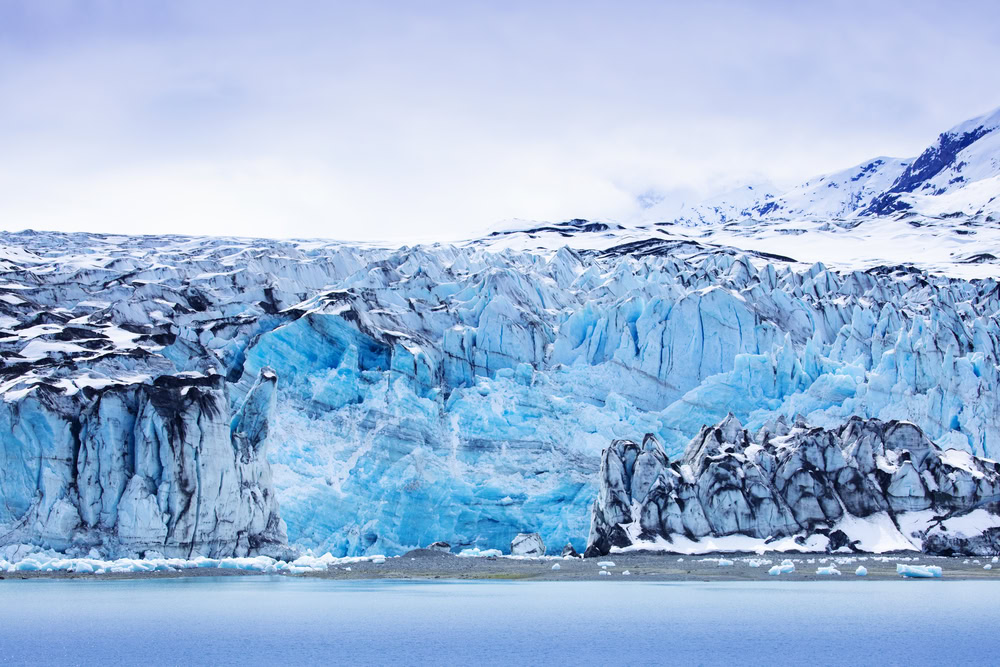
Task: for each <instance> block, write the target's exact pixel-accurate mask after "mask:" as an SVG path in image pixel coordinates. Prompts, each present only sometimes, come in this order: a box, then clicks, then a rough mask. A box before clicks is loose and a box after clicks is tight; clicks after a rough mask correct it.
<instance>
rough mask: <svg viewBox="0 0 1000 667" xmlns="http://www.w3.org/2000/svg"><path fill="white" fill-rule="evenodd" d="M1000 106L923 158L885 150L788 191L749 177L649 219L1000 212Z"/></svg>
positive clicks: (650, 213) (655, 209)
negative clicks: (885, 153) (748, 182)
mask: <svg viewBox="0 0 1000 667" xmlns="http://www.w3.org/2000/svg"><path fill="white" fill-rule="evenodd" d="M998 129H1000V109H997V110H995V111H993V112H991V113H988V114H984V115H982V116H979V117H976V118H973V119H971V120H968V121H966V122H964V123H961V124H959V125H956V126H955V127H953V128H951V129H950V130H948V131H947V132H944V133H942V134H941V135H940V136H939V137H938V138H937V140H936V141H935V142H934V143H933V144H932V145H931V146H929V147H928V148H927V149H926V150H925V151H923V152H922V153H921V154H920V155H919V156H918V157H916V158H906V159H898V158H891V157H877V158H873V159H870V160H866V161H865V162H862V163H861V164H859V165H856V166H854V167H851V168H849V169H845V170H843V171H840V172H836V173H832V174H825V175H823V176H818V177H816V178H812V179H810V180H808V181H806V182H804V183H802V184H800V185H797V186H795V187H793V188H791V189H790V190H787V191H784V192H781V191H778V190H777V189H775V188H774V187H773V186H769V185H749V186H745V187H741V188H738V189H736V190H732V191H728V192H725V193H722V194H720V195H717V196H714V197H712V198H711V199H709V200H706V201H704V202H699V203H697V204H693V205H679V206H678V205H674V204H673V203H667V202H665V203H663V204H659V205H656V206H652V207H649V208H648V209H646V210H644V211H643V212H642V214H641V220H643V221H644V222H647V223H648V222H672V223H683V224H711V225H717V224H725V223H731V222H734V221H740V220H748V219H757V220H780V219H810V220H835V219H858V218H871V217H879V216H888V215H892V214H898V213H901V212H905V213H906V214H908V215H913V214H916V215H922V216H927V217H932V218H940V217H948V216H954V217H970V218H975V219H980V220H981V219H985V218H989V217H997V216H998V213H1000V132H998V131H997V130H998Z"/></svg>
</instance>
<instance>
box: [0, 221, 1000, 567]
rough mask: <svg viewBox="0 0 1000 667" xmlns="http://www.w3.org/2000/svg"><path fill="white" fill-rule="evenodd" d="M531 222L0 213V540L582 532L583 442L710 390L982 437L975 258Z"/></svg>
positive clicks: (695, 413)
mask: <svg viewBox="0 0 1000 667" xmlns="http://www.w3.org/2000/svg"><path fill="white" fill-rule="evenodd" d="M597 227H598V226H595V228H597ZM553 229H555V230H556V231H555V232H546V233H549V234H554V235H555V236H557V237H559V238H560V239H562V240H565V241H566V243H568V244H571V245H576V246H577V247H578V249H572V248H570V247H557V248H551V247H541V248H537V247H535V246H533V245H532V242H533V241H532V239H533V238H534V236H536V234H535V233H534V232H532V233H525V234H522V235H521V237H519V238H520V239H521V240H520V241H519V243H522V246H523V247H521V248H520V249H515V248H510V247H503V245H504V244H509V243H511V241H510V238H509V237H508V236H497V237H492V238H487V239H483V240H479V241H475V242H470V243H467V244H464V245H455V246H452V245H433V246H416V247H406V248H379V247H375V246H365V245H353V246H352V245H346V244H340V243H334V242H320V241H263V240H253V239H231V238H230V239H226V238H222V239H196V238H184V237H171V236H162V237H141V238H139V237H136V238H127V237H115V236H103V235H63V234H55V233H31V232H25V233H19V234H11V233H3V234H0V244H2V257H0V269H2V273H3V276H2V281H0V331H2V337H0V356H2V359H3V366H2V368H0V394H2V397H3V402H2V405H0V421H2V422H3V424H2V429H0V460H2V462H3V465H2V467H0V475H2V478H0V543H12V542H16V541H24V542H30V543H37V544H42V545H45V546H60V547H66V548H71V547H73V546H74V545H76V546H78V547H79V548H81V549H85V550H86V549H89V548H92V547H93V548H98V549H103V550H104V551H105V552H107V553H108V554H114V553H119V552H120V553H124V554H125V555H127V554H129V553H131V552H133V551H137V550H139V549H154V548H156V549H157V550H159V551H160V552H161V553H167V551H171V550H176V551H179V552H184V553H183V555H185V556H187V555H188V553H191V554H195V553H202V554H203V555H220V554H223V553H224V554H227V555H228V554H242V553H244V552H254V551H255V550H257V551H260V550H261V549H264V550H266V549H268V548H270V547H269V545H276V544H280V543H281V542H282V541H283V539H284V533H283V529H284V524H287V538H288V542H289V543H291V544H294V545H297V546H299V547H302V548H312V549H318V550H321V551H325V550H329V551H331V552H332V553H334V554H337V555H356V554H372V553H388V554H392V553H400V552H402V551H404V550H406V549H408V548H411V547H416V546H420V545H426V544H429V543H431V542H433V541H436V540H441V539H445V540H447V541H448V542H449V543H450V544H452V545H453V546H455V547H457V548H458V549H459V550H461V549H464V548H480V549H488V548H500V549H506V548H507V547H508V545H509V544H510V540H511V539H512V538H513V537H514V536H515V535H516V534H517V533H520V532H537V533H539V534H540V535H541V537H542V539H543V540H544V541H545V542H546V543H548V544H566V543H567V542H573V543H576V544H582V543H583V542H584V541H585V540H586V537H587V534H588V526H589V508H590V505H591V502H592V500H593V498H594V497H595V495H596V494H597V492H598V483H597V477H596V475H595V471H596V470H597V469H598V466H599V461H600V456H601V451H602V449H603V448H604V447H605V446H606V443H608V442H610V441H611V440H614V439H620V438H626V437H629V436H631V435H632V434H635V433H653V434H655V436H656V438H657V439H658V440H659V441H660V442H661V443H662V444H663V446H664V452H665V454H666V455H671V456H674V455H676V454H678V453H680V452H681V451H682V450H683V448H684V446H685V445H686V444H687V442H688V441H689V440H690V439H691V437H692V436H694V435H695V434H697V433H698V432H699V430H700V429H701V427H702V426H703V425H704V424H714V423H717V422H718V421H719V420H721V419H722V418H724V417H725V415H726V414H727V413H729V412H732V413H734V414H735V415H736V417H737V418H738V419H739V420H741V421H742V422H743V423H744V424H746V425H747V427H748V428H750V429H752V430H754V431H756V430H757V429H759V428H760V427H762V426H763V425H764V424H766V423H770V422H772V421H773V420H775V419H776V418H777V417H779V416H781V417H784V418H785V419H786V420H788V421H789V422H791V421H792V420H793V419H794V418H795V416H796V415H802V416H804V418H805V419H806V420H807V421H808V422H809V423H811V424H815V425H816V426H821V427H825V428H835V427H839V426H841V425H842V424H843V423H844V422H845V421H846V420H847V419H849V418H850V417H852V416H859V417H864V418H877V419H880V420H883V421H890V420H894V419H895V420H906V421H910V422H913V423H915V424H916V425H917V426H919V427H920V428H921V429H922V430H923V432H924V433H926V435H927V436H928V437H929V438H931V439H933V440H934V441H935V442H937V443H938V444H940V445H941V446H943V447H951V448H955V449H957V450H962V451H965V452H969V453H972V454H975V455H977V456H990V455H993V456H996V455H997V454H998V453H1000V435H998V434H1000V399H998V392H996V387H997V385H998V361H997V360H998V358H1000V320H998V312H1000V284H998V282H997V281H996V280H995V279H992V278H990V279H983V280H963V279H957V278H949V277H946V276H941V275H932V274H929V273H927V272H924V271H922V270H920V269H917V268H914V267H912V266H905V265H891V266H874V267H865V268H856V269H853V268H842V269H840V270H834V269H832V268H828V267H826V266H824V265H822V264H815V265H808V266H806V265H802V264H798V263H795V262H792V261H790V260H786V259H784V258H780V257H768V256H766V255H763V254H760V253H752V252H741V251H738V250H735V249H733V248H729V247H720V246H716V245H710V244H707V243H706V244H699V243H696V242H694V241H690V240H684V241H678V240H671V239H668V238H656V237H653V238H642V239H640V240H636V241H634V242H630V243H618V244H614V243H603V241H602V243H603V245H601V244H597V243H596V242H594V243H591V235H594V234H597V235H600V232H591V231H588V230H589V229H590V227H588V226H585V225H582V224H581V223H578V222H573V223H565V224H564V225H561V226H557V227H554V228H553ZM600 238H601V239H604V238H605V237H604V236H600ZM588 245H598V246H599V247H595V248H593V249H586V247H587V246H588ZM580 248H583V249H580ZM267 386H273V390H271V391H265V390H264V388H265V387H267ZM161 395H168V396H169V397H170V398H169V401H166V402H165V403H161V402H160V401H161V399H160V398H159V397H160V396H161ZM164 400H165V399H164ZM192 438H193V439H194V440H192ZM265 441H266V443H267V446H266V448H263V447H262V446H261V443H263V442H265ZM157 452H158V454H157ZM261 452H266V455H265V457H264V458H263V459H262V458H261V457H260V453H261ZM265 463H266V464H267V465H265ZM279 507H280V518H279V510H278V508H279ZM282 521H283V522H284V524H283V523H282ZM160 547H162V548H160Z"/></svg>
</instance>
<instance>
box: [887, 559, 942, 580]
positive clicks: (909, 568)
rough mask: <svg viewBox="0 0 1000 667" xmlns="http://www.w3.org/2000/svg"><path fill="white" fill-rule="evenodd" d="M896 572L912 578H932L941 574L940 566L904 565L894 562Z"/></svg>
mask: <svg viewBox="0 0 1000 667" xmlns="http://www.w3.org/2000/svg"><path fill="white" fill-rule="evenodd" d="M896 574H899V575H902V576H904V577H912V578H914V579H933V578H935V577H940V576H941V568H940V567H938V566H937V565H904V564H903V563H896Z"/></svg>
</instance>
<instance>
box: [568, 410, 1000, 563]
mask: <svg viewBox="0 0 1000 667" xmlns="http://www.w3.org/2000/svg"><path fill="white" fill-rule="evenodd" d="M600 479H601V486H600V491H599V494H598V497H597V499H596V500H595V501H594V505H593V509H592V513H591V528H590V538H589V541H588V546H587V555H605V554H607V553H609V552H610V551H611V550H612V549H615V548H650V549H662V550H668V551H670V550H680V551H682V552H688V551H694V550H698V548H699V546H700V547H701V548H704V549H706V550H713V549H732V550H753V549H785V550H788V549H801V550H809V551H815V550H821V549H827V550H831V551H834V550H855V551H876V552H878V551H891V550H898V549H920V550H922V551H924V552H927V553H932V554H940V555H951V554H967V555H993V554H995V553H997V552H998V551H1000V464H998V463H997V462H995V461H990V460H987V459H981V458H977V457H974V456H972V455H971V454H969V453H968V452H967V451H963V450H955V449H948V450H943V449H941V448H940V447H938V446H937V445H935V444H934V443H933V442H931V441H930V440H929V439H927V437H926V436H925V435H924V433H923V432H922V431H921V430H920V429H919V428H917V427H916V426H914V425H913V424H909V423H906V422H897V421H891V422H888V423H883V422H881V421H879V420H876V419H868V420H865V419H861V418H858V417H853V418H851V419H850V420H849V421H848V422H847V423H846V424H845V425H843V426H841V427H840V428H837V429H829V430H828V429H823V428H813V427H809V426H807V425H806V424H805V423H804V422H796V423H795V424H794V425H793V426H789V425H788V424H787V423H786V421H785V419H784V417H778V418H777V419H776V420H774V421H773V422H771V423H769V424H768V425H767V426H765V427H764V428H762V429H760V431H758V432H757V434H756V435H752V434H751V433H750V432H749V431H747V430H745V429H744V428H743V426H742V424H740V423H739V421H738V420H737V419H736V418H735V417H733V416H732V415H730V416H728V417H727V418H726V419H724V420H722V421H721V422H719V423H718V424H716V425H715V426H706V427H704V428H702V429H701V431H700V432H699V433H698V435H697V436H695V438H694V439H693V440H692V441H691V442H690V443H689V444H688V446H687V448H686V449H685V450H684V453H683V454H682V455H681V456H680V457H679V458H677V459H676V460H673V461H671V460H670V458H669V457H668V456H667V454H666V452H665V451H664V450H663V447H662V446H661V445H660V443H659V442H658V441H657V439H656V437H655V436H653V435H652V434H649V435H647V436H646V437H645V438H644V439H643V441H642V444H641V445H640V444H637V443H635V442H632V441H630V440H615V441H614V442H612V443H611V446H610V447H608V448H607V449H606V450H604V455H603V457H602V460H601V472H600ZM727 538H728V539H727ZM782 538H786V539H782ZM787 538H792V539H787Z"/></svg>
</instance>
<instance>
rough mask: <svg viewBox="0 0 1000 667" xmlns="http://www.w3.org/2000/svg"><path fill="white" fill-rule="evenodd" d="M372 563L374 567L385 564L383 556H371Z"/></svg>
mask: <svg viewBox="0 0 1000 667" xmlns="http://www.w3.org/2000/svg"><path fill="white" fill-rule="evenodd" d="M372 562H373V563H375V564H376V565H381V564H382V563H384V562H385V556H372Z"/></svg>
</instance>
